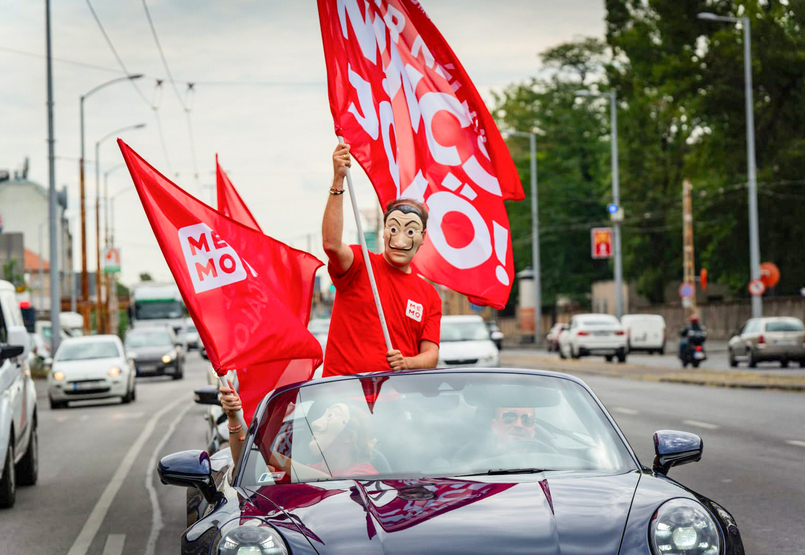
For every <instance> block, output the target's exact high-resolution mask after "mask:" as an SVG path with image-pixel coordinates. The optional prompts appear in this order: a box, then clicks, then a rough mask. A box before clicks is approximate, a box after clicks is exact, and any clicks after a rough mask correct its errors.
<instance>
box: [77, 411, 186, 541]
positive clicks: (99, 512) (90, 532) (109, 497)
mask: <svg viewBox="0 0 805 555" xmlns="http://www.w3.org/2000/svg"><path fill="white" fill-rule="evenodd" d="M188 401H190V402H191V403H192V399H188V397H185V396H182V397H179V398H178V399H176V400H175V401H174V402H172V403H171V404H169V405H168V406H166V407H164V408H163V409H162V410H160V411H159V412H157V413H156V414H155V415H154V416H152V417H151V419H150V420H149V421H148V423H147V424H146V425H145V427H144V429H143V431H142V432H141V433H140V435H139V437H137V440H136V441H135V442H134V444H133V445H132V446H131V447H130V448H129V450H128V452H127V453H126V456H125V457H123V460H122V461H121V462H120V466H118V467H117V471H116V472H115V475H114V476H112V479H111V480H110V481H109V484H107V486H106V489H105V490H103V493H102V494H101V496H100V497H99V498H98V501H97V503H95V507H94V508H93V509H92V512H91V513H90V515H89V517H87V521H86V522H85V523H84V526H83V528H81V532H80V533H79V534H78V537H77V538H76V539H75V542H74V543H73V546H72V547H71V548H70V551H68V552H67V555H86V554H87V551H89V546H90V544H92V540H93V539H94V538H95V535H96V534H97V533H98V530H99V529H100V527H101V524H102V523H103V519H104V518H105V517H106V513H108V512H109V507H111V506H112V501H114V499H115V495H117V492H118V491H119V490H120V487H121V486H122V485H123V482H124V481H125V479H126V476H128V474H129V471H131V467H132V465H134V461H135V460H136V459H137V455H139V454H140V451H141V450H142V448H143V445H145V442H146V441H147V440H148V438H149V437H150V436H151V434H152V433H153V431H154V428H156V425H157V422H158V421H159V419H160V418H162V417H163V416H164V415H165V414H167V413H169V412H170V411H172V410H174V409H175V408H176V407H177V406H179V403H187V402H188ZM191 406H192V405H191Z"/></svg>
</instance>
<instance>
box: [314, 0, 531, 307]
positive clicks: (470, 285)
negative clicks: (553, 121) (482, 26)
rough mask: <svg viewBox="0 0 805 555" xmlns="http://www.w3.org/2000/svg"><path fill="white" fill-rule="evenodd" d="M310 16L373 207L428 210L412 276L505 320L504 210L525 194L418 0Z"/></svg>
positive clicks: (337, 5)
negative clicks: (418, 205) (404, 200)
mask: <svg viewBox="0 0 805 555" xmlns="http://www.w3.org/2000/svg"><path fill="white" fill-rule="evenodd" d="M318 5H319V20H320V23H321V31H322V41H323V43H324V58H325V62H326V64H327V81H328V90H329V96H330V109H331V111H332V113H333V119H334V121H335V130H336V134H337V135H339V136H343V137H344V140H345V141H346V142H347V143H349V144H350V145H351V153H352V155H353V156H354V158H355V160H356V161H357V162H358V163H359V164H360V165H361V167H362V168H363V169H364V170H365V171H366V173H367V175H368V176H369V179H370V180H371V181H372V184H373V185H374V187H375V190H376V192H377V196H378V199H379V200H380V202H381V204H383V205H385V204H386V203H387V202H389V201H390V200H392V199H395V198H398V197H409V198H415V199H418V200H423V201H424V202H425V203H426V204H427V206H428V210H429V212H430V219H429V220H428V234H427V237H426V240H425V242H424V243H423V246H422V248H421V250H420V252H419V253H417V255H416V257H415V258H414V263H413V264H414V268H415V269H416V270H417V271H418V272H419V273H421V274H422V275H423V276H425V277H427V278H428V279H430V280H432V281H434V282H436V283H440V284H442V285H445V286H447V287H449V288H451V289H454V290H456V291H459V292H461V293H464V294H466V295H467V296H469V298H470V300H471V301H472V302H474V303H476V304H484V305H490V306H494V307H496V308H502V307H503V305H505V304H506V302H507V300H508V298H509V293H510V291H511V286H512V283H513V280H514V258H513V256H512V250H511V237H510V235H511V233H510V227H509V219H508V215H507V213H506V207H505V205H504V202H503V201H504V200H522V199H523V198H524V194H523V187H522V185H521V183H520V178H519V176H518V174H517V169H516V168H515V166H514V162H513V161H512V159H511V155H510V154H509V151H508V149H507V147H506V144H505V143H504V141H503V138H502V137H501V136H500V132H499V131H498V129H497V127H496V125H495V123H494V121H493V119H492V116H491V115H490V114H489V111H488V110H487V109H486V106H485V105H484V102H483V100H482V99H481V97H480V95H479V94H478V91H477V90H476V89H475V86H474V85H473V83H472V81H470V78H469V77H468V76H467V73H466V72H465V71H464V68H463V67H462V65H461V63H460V62H459V60H458V58H457V57H456V55H455V54H454V53H453V51H452V50H451V48H450V46H449V45H448V44H447V42H446V41H445V39H444V37H442V35H441V33H439V30H438V29H437V28H436V26H435V25H434V24H433V22H431V20H430V19H429V18H428V16H427V14H426V13H425V11H424V10H423V9H422V7H421V6H420V4H419V2H417V1H416V0H386V1H384V2H365V1H360V0H318ZM479 40H481V39H480V38H479ZM483 40H489V39H488V37H485V38H484V39H483Z"/></svg>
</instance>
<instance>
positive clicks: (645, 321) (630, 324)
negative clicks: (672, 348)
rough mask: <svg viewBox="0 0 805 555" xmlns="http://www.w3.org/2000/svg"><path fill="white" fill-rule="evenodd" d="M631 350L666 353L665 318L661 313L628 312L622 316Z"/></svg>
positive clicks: (628, 346)
mask: <svg viewBox="0 0 805 555" xmlns="http://www.w3.org/2000/svg"><path fill="white" fill-rule="evenodd" d="M621 325H623V329H624V330H625V331H626V347H627V349H628V350H629V351H630V352H634V351H647V352H648V353H658V354H664V353H665V339H666V333H665V318H663V317H662V316H660V315H659V314H626V315H624V316H622V317H621Z"/></svg>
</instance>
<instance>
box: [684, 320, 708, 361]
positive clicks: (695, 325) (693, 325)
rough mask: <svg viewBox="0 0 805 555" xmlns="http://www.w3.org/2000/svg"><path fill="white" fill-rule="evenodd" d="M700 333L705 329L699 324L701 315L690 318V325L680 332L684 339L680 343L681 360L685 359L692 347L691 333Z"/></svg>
mask: <svg viewBox="0 0 805 555" xmlns="http://www.w3.org/2000/svg"><path fill="white" fill-rule="evenodd" d="M694 331H695V332H700V331H704V327H703V326H702V325H701V323H700V322H699V315H698V314H692V315H691V316H690V323H689V324H688V325H687V326H685V327H684V328H682V330H681V331H680V332H679V335H680V336H681V337H682V340H681V341H680V342H679V358H681V359H683V360H684V358H685V354H686V353H687V350H688V347H689V346H690V338H689V336H690V333H691V332H694Z"/></svg>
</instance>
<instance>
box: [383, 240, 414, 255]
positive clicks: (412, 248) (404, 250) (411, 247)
mask: <svg viewBox="0 0 805 555" xmlns="http://www.w3.org/2000/svg"><path fill="white" fill-rule="evenodd" d="M388 248H389V249H391V250H393V251H402V252H408V251H411V250H414V240H413V239H411V246H410V247H408V248H407V249H401V248H399V247H392V246H391V239H389V244H388Z"/></svg>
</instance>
